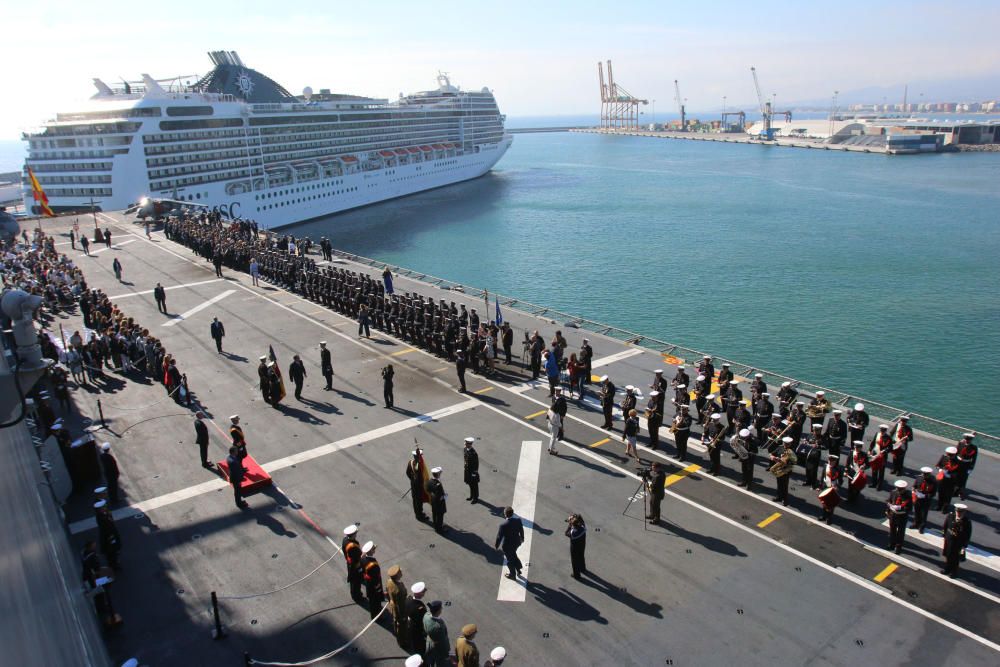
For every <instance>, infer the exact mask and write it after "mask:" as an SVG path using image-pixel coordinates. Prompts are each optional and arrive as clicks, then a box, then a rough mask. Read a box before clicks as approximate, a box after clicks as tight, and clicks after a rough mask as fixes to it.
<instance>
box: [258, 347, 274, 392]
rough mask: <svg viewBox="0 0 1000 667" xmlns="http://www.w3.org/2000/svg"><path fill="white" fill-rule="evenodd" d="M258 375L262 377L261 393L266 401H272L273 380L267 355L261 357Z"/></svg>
mask: <svg viewBox="0 0 1000 667" xmlns="http://www.w3.org/2000/svg"><path fill="white" fill-rule="evenodd" d="M257 376H258V377H259V379H260V394H261V396H262V397H263V398H264V402H265V403H270V402H271V381H270V378H269V377H268V373H267V355H266V354H265V355H262V356H261V357H260V365H259V366H257Z"/></svg>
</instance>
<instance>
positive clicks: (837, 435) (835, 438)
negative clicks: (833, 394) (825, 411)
mask: <svg viewBox="0 0 1000 667" xmlns="http://www.w3.org/2000/svg"><path fill="white" fill-rule="evenodd" d="M842 414H844V413H843V412H842V411H841V410H834V411H833V419H831V420H830V421H828V422H827V423H826V430H825V431H824V433H823V435H824V436H825V437H826V446H827V447H828V448H829V450H830V454H831V455H833V456H836V457H837V459H838V462H839V460H840V452H841V449H843V447H844V445H845V444H847V424H846V423H845V422H844V420H843V419H841V415H842Z"/></svg>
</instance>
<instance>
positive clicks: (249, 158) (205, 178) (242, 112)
mask: <svg viewBox="0 0 1000 667" xmlns="http://www.w3.org/2000/svg"><path fill="white" fill-rule="evenodd" d="M209 56H210V58H211V60H212V63H213V65H214V68H213V69H212V71H211V72H210V73H209V74H207V75H206V76H204V77H201V78H195V77H190V78H192V79H196V80H192V81H185V80H184V79H185V77H178V78H176V79H171V80H154V79H153V78H152V77H150V76H149V75H143V77H142V82H137V83H124V84H123V85H121V86H119V87H115V88H112V87H111V86H108V85H107V84H105V83H104V82H102V81H101V80H100V79H95V80H94V85H95V86H96V87H97V94H95V95H94V96H93V97H92V98H91V99H90V100H89V102H88V103H87V104H86V105H85V106H84V108H82V109H81V110H79V111H76V112H73V113H59V114H57V115H56V118H55V120H53V121H50V122H48V123H46V124H45V126H44V127H43V128H42V129H41V130H39V131H37V132H31V133H26V134H25V135H24V137H23V138H24V140H25V141H27V142H28V158H27V161H26V162H27V166H30V167H31V168H32V169H33V171H34V173H35V175H36V176H37V178H38V180H39V181H40V182H41V184H42V187H43V188H44V189H45V192H46V194H47V195H48V198H49V203H50V205H51V207H52V209H53V210H55V211H56V212H60V211H71V210H81V211H83V210H90V209H91V207H95V208H97V209H98V210H102V209H103V210H115V209H124V208H126V207H128V206H129V205H131V204H133V203H135V202H138V201H139V200H140V199H141V198H143V197H146V196H152V197H164V198H172V199H178V200H181V201H190V202H192V203H194V204H203V205H208V206H218V207H219V208H220V209H221V210H222V211H223V213H224V214H226V215H229V216H230V217H244V218H253V219H254V220H257V221H258V223H260V224H261V226H262V227H276V226H279V225H288V224H293V223H295V222H299V221H302V220H306V219H309V218H315V217H319V216H323V215H329V214H331V213H336V212H338V211H343V210H346V209H350V208H355V207H358V206H364V205H366V204H371V203H374V202H378V201H383V200H386V199H391V198H394V197H401V196H404V195H408V194H412V193H415V192H420V191H422V190H427V189H430V188H436V187H440V186H443V185H448V184H450V183H456V182H459V181H464V180H468V179H471V178H476V177H477V176H481V175H482V174H484V173H486V172H487V171H489V170H490V169H491V168H492V167H493V165H495V164H496V163H497V161H498V160H499V159H500V158H501V157H502V156H503V154H504V153H505V152H506V150H507V148H509V146H510V143H511V137H510V135H509V134H507V133H506V132H505V130H504V120H505V118H504V116H503V115H502V114H501V113H500V111H499V108H498V107H497V103H496V100H495V99H494V97H493V93H492V92H490V91H489V90H488V89H486V88H483V89H482V90H479V91H466V90H461V89H459V88H457V87H455V86H453V85H452V84H451V82H450V81H449V79H448V76H447V75H446V74H443V73H442V74H439V75H438V87H437V89H436V90H431V91H425V92H419V93H414V94H411V95H406V96H404V95H400V97H399V99H398V100H395V101H392V102H389V101H388V100H386V99H376V98H370V97H362V96H357V95H344V94H335V93H331V92H330V91H328V90H321V91H319V93H314V92H313V91H312V90H311V89H309V88H306V89H305V90H304V91H303V93H302V95H300V96H294V95H292V94H290V93H289V92H288V91H287V90H285V89H284V88H283V87H282V86H280V85H279V84H277V83H276V82H275V81H273V80H271V79H270V78H268V77H267V76H265V75H263V74H261V73H260V72H257V71H256V70H253V69H251V68H249V67H247V66H246V65H244V64H243V62H242V60H240V57H239V56H238V55H237V54H236V53H235V52H231V51H215V52H212V53H210V54H209ZM32 204H33V202H32V201H31V194H30V191H29V192H26V195H25V207H26V210H29V211H30V210H31V207H32Z"/></svg>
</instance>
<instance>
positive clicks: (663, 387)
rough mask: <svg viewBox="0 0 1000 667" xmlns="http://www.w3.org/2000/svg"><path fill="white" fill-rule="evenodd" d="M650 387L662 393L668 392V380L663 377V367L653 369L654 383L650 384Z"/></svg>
mask: <svg viewBox="0 0 1000 667" xmlns="http://www.w3.org/2000/svg"><path fill="white" fill-rule="evenodd" d="M649 388H650V389H653V390H654V391H658V392H660V394H661V395H663V394H666V392H667V381H666V379H665V378H664V377H663V369H662V368H657V369H656V370H655V371H653V384H651V385H649Z"/></svg>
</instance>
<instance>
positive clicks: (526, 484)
mask: <svg viewBox="0 0 1000 667" xmlns="http://www.w3.org/2000/svg"><path fill="white" fill-rule="evenodd" d="M541 465H542V441H541V440H524V441H522V442H521V458H520V460H519V461H518V463H517V479H516V481H515V482H514V500H513V501H512V502H511V504H510V506H511V507H513V508H514V511H515V512H516V515H517V516H519V517H521V518H522V519H523V520H524V523H525V524H526V525H525V527H524V542H523V543H522V544H521V546H520V547H518V551H519V552H520V553H519V554H518V558H520V559H521V561H522V562H523V563H524V569H523V572H524V575H523V576H522V577H518V578H517V579H508V578H507V559H506V558H504V562H503V565H501V566H500V588H499V589H498V590H497V600H501V601H503V602H524V600H525V599H526V598H527V595H528V588H527V584H528V570H529V568H530V567H531V566H530V562H531V535H532V533H534V532H535V497H536V496H537V495H538V473H539V471H540V470H541Z"/></svg>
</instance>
